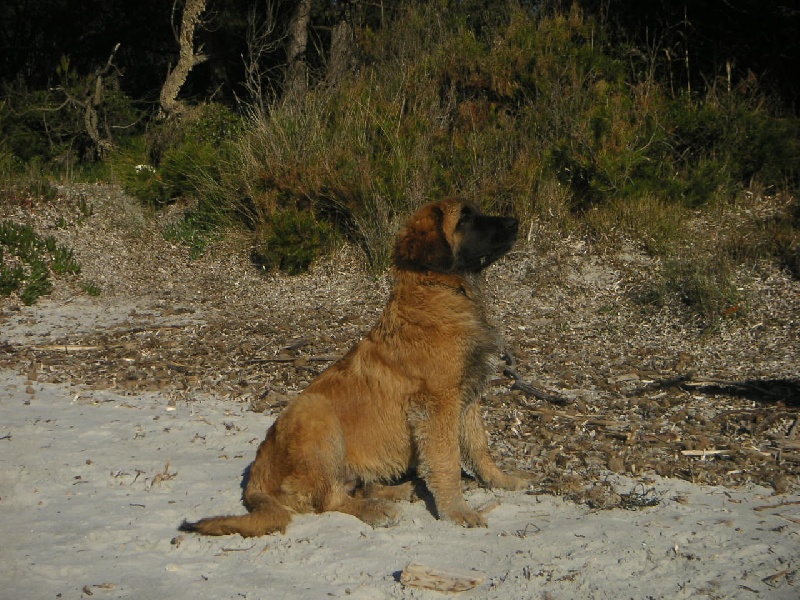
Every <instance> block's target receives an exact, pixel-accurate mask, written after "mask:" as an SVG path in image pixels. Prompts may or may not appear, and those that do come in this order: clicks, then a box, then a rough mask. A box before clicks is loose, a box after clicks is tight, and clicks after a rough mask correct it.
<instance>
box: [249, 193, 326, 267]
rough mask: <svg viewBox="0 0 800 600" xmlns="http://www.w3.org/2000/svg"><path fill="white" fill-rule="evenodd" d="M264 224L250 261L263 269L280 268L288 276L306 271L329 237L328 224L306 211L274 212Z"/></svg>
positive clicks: (320, 252) (324, 248) (320, 253)
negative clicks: (264, 228)
mask: <svg viewBox="0 0 800 600" xmlns="http://www.w3.org/2000/svg"><path fill="white" fill-rule="evenodd" d="M265 226H266V230H265V231H263V232H260V234H259V235H258V236H257V238H256V243H255V247H254V249H253V261H254V262H255V263H256V264H258V265H260V266H261V267H263V268H264V269H267V270H272V269H280V270H281V271H284V272H286V273H288V274H289V275H297V274H298V273H302V272H304V271H306V270H308V268H309V267H310V266H311V263H312V262H314V260H316V259H317V258H319V256H320V255H322V254H323V253H324V252H325V251H327V250H328V249H329V246H330V243H331V240H332V231H331V228H330V226H329V225H328V224H326V223H325V222H322V221H318V220H317V219H315V218H314V216H313V215H312V214H311V213H310V212H308V211H298V210H294V209H288V210H283V211H279V212H276V213H275V214H273V215H271V216H270V218H269V219H268V220H267V222H266V224H265Z"/></svg>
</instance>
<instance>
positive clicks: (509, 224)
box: [502, 217, 519, 233]
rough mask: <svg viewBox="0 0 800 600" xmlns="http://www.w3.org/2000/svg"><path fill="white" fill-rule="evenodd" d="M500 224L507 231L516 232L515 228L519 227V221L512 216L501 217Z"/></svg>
mask: <svg viewBox="0 0 800 600" xmlns="http://www.w3.org/2000/svg"><path fill="white" fill-rule="evenodd" d="M502 225H503V229H505V230H506V231H508V232H509V233H516V232H517V229H519V221H518V220H517V219H515V218H514V217H503V220H502Z"/></svg>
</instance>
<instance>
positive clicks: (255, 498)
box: [180, 494, 292, 537]
mask: <svg viewBox="0 0 800 600" xmlns="http://www.w3.org/2000/svg"><path fill="white" fill-rule="evenodd" d="M248 505H249V508H250V510H251V512H250V513H248V514H246V515H237V516H222V517H208V518H205V519H200V520H199V521H197V522H194V523H190V522H189V521H184V523H183V524H182V525H181V526H180V530H181V531H190V532H194V533H201V534H203V535H230V534H232V533H238V534H239V535H241V536H243V537H256V536H260V535H267V534H269V533H274V532H276V531H280V532H281V533H285V532H286V527H287V526H288V525H289V521H291V519H292V514H291V513H290V512H289V511H288V510H287V509H286V507H285V506H283V505H281V504H280V503H279V502H278V501H277V500H276V499H275V498H273V497H272V496H269V495H267V494H258V495H255V494H254V495H252V496H251V497H250V498H249V499H248Z"/></svg>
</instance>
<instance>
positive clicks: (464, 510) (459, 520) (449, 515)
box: [443, 504, 488, 527]
mask: <svg viewBox="0 0 800 600" xmlns="http://www.w3.org/2000/svg"><path fill="white" fill-rule="evenodd" d="M443 516H444V518H445V519H447V520H448V521H452V522H453V523H455V524H456V525H461V526H462V527H488V523H487V522H486V519H485V518H484V516H483V515H482V514H481V513H479V512H477V511H475V510H472V509H471V508H469V507H468V506H467V505H466V504H465V505H464V506H461V507H458V508H451V509H450V510H447V511H444V512H443Z"/></svg>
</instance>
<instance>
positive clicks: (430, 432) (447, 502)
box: [412, 399, 486, 527]
mask: <svg viewBox="0 0 800 600" xmlns="http://www.w3.org/2000/svg"><path fill="white" fill-rule="evenodd" d="M436 404H437V405H436V406H435V407H434V408H432V409H429V410H428V411H426V412H425V413H424V414H421V415H418V416H417V418H415V419H413V422H412V427H413V432H414V441H415V442H416V445H417V454H418V467H417V472H418V473H419V475H420V476H421V477H422V478H423V479H424V481H425V484H426V485H427V486H428V489H429V490H430V492H431V493H432V494H433V499H434V502H435V503H436V510H437V512H438V513H439V518H442V519H447V520H448V521H453V522H454V523H457V524H459V525H463V526H465V527H486V519H484V517H483V516H482V515H481V514H480V513H479V512H477V511H474V510H472V509H471V508H470V507H469V506H467V503H466V501H465V500H464V496H463V494H462V493H461V454H460V450H459V416H460V415H459V413H460V411H461V407H460V403H459V399H455V400H454V401H453V402H444V403H441V404H440V403H439V402H436Z"/></svg>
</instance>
